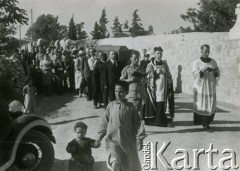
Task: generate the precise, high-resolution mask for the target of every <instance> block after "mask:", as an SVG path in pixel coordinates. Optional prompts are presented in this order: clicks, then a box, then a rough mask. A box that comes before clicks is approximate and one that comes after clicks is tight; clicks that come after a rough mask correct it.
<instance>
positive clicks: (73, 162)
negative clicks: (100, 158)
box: [66, 122, 100, 171]
mask: <svg viewBox="0 0 240 171" xmlns="http://www.w3.org/2000/svg"><path fill="white" fill-rule="evenodd" d="M74 131H75V133H76V138H75V139H73V140H72V141H71V142H69V143H68V145H67V148H66V150H67V152H68V153H71V155H72V158H71V159H70V160H69V166H68V170H69V171H78V170H86V171H93V165H94V158H93V156H92V150H91V148H98V147H99V146H100V143H99V142H96V141H95V140H93V139H90V138H87V137H85V135H86V133H87V125H86V124H85V123H83V122H77V123H76V124H75V126H74Z"/></svg>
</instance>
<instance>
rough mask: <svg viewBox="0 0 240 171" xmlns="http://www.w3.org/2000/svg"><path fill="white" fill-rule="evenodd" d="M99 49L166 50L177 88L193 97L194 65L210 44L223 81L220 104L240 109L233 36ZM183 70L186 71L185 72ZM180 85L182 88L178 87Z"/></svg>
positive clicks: (152, 40) (238, 58)
mask: <svg viewBox="0 0 240 171" xmlns="http://www.w3.org/2000/svg"><path fill="white" fill-rule="evenodd" d="M98 44H99V45H122V46H127V47H128V48H129V49H135V50H139V51H141V49H143V48H146V49H147V50H148V52H149V53H150V54H151V53H152V51H153V48H154V47H155V46H161V47H162V48H163V49H164V52H163V59H166V60H167V61H168V64H169V67H170V70H171V73H172V75H173V79H174V86H175V87H178V88H179V89H178V90H180V89H181V88H182V92H184V93H189V94H192V84H193V79H192V75H191V70H192V64H193V61H194V60H195V59H197V58H199V57H200V55H201V54H200V46H201V45H202V44H209V45H210V47H211V50H210V57H212V58H214V59H216V61H217V63H218V65H219V68H220V71H221V78H220V82H219V86H218V89H217V98H218V101H222V102H226V103H229V104H233V105H236V106H240V100H239V99H240V39H239V40H229V33H186V34H173V35H153V36H142V37H136V38H131V37H127V38H109V39H103V40H100V41H98ZM181 69H182V70H181ZM177 85H178V86H177Z"/></svg>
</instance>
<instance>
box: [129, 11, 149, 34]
mask: <svg viewBox="0 0 240 171" xmlns="http://www.w3.org/2000/svg"><path fill="white" fill-rule="evenodd" d="M137 12H138V9H136V10H135V11H134V12H133V19H132V24H131V27H130V28H129V31H130V33H131V36H132V37H136V36H142V35H145V34H146V31H145V30H144V28H143V26H142V23H141V19H140V17H139V15H138V14H137Z"/></svg>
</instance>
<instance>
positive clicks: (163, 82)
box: [144, 46, 174, 127]
mask: <svg viewBox="0 0 240 171" xmlns="http://www.w3.org/2000/svg"><path fill="white" fill-rule="evenodd" d="M162 54H163V49H162V48H161V47H160V46H159V47H155V48H154V58H152V59H151V60H150V63H149V64H148V65H147V69H146V72H147V73H148V76H147V78H148V86H147V92H148V101H147V105H146V109H145V112H144V113H145V116H144V117H145V121H146V124H151V123H149V122H153V124H154V125H156V126H162V127H165V126H171V124H172V119H173V117H174V93H173V82H172V76H171V73H170V71H169V67H168V64H167V61H166V60H162ZM166 113H169V114H170V115H169V116H167V115H166Z"/></svg>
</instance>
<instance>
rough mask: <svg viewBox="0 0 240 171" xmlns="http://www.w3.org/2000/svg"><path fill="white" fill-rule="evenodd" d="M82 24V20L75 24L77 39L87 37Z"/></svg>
mask: <svg viewBox="0 0 240 171" xmlns="http://www.w3.org/2000/svg"><path fill="white" fill-rule="evenodd" d="M84 24H85V23H84V22H81V23H79V24H76V31H77V39H78V40H81V39H86V38H87V37H88V36H87V33H86V31H84V30H83V27H84Z"/></svg>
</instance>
